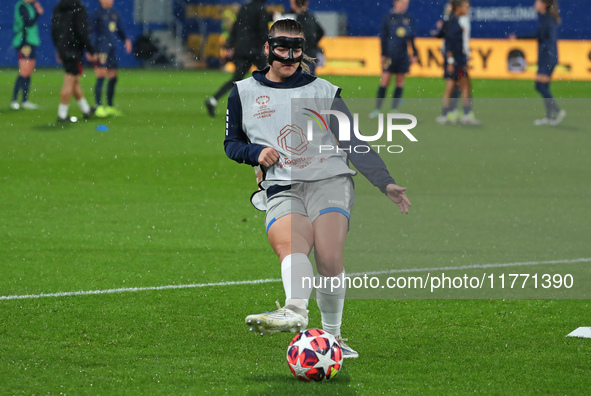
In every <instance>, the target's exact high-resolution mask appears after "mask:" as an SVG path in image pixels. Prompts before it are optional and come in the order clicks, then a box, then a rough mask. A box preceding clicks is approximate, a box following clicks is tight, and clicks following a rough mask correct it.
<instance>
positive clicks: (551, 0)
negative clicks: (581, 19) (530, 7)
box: [542, 0, 562, 24]
mask: <svg viewBox="0 0 591 396" xmlns="http://www.w3.org/2000/svg"><path fill="white" fill-rule="evenodd" d="M542 1H543V2H544V4H546V12H549V13H550V15H552V17H553V18H554V20H555V21H556V23H558V24H560V23H561V22H562V19H561V18H560V10H559V9H558V0H542Z"/></svg>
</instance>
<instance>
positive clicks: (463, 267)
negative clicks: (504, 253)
mask: <svg viewBox="0 0 591 396" xmlns="http://www.w3.org/2000/svg"><path fill="white" fill-rule="evenodd" d="M589 262H591V258H578V259H572V260H550V261H524V262H517V263H497V264H473V265H461V266H457V267H437V268H406V269H391V270H384V271H372V272H356V273H351V274H347V276H348V277H355V276H363V275H386V274H397V273H406V272H421V271H429V272H433V271H454V270H466V269H480V268H503V267H524V266H533V265H545V264H573V263H589ZM275 282H281V279H256V280H247V281H228V282H217V283H191V284H187V285H166V286H151V287H129V288H119V289H106V290H80V291H74V292H59V293H41V294H25V295H20V296H19V295H13V296H0V301H2V300H25V299H32V298H44V297H69V296H88V295H93V294H115V293H131V292H140V291H150V290H168V289H193V288H201V287H215V286H240V285H256V284H263V283H275Z"/></svg>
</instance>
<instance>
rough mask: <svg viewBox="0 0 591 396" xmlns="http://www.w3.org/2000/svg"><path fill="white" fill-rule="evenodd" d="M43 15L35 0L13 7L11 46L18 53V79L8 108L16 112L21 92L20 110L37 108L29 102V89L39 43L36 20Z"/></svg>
mask: <svg viewBox="0 0 591 396" xmlns="http://www.w3.org/2000/svg"><path fill="white" fill-rule="evenodd" d="M40 15H43V7H41V4H39V3H38V2H37V0H18V1H17V2H16V5H15V6H14V28H13V32H14V35H13V39H12V46H13V47H14V48H15V49H16V50H17V52H18V77H17V78H16V82H15V83H14V90H13V92H12V102H11V103H10V108H11V109H13V110H18V109H20V108H21V105H20V104H19V103H18V94H19V93H20V91H23V100H22V108H23V109H29V110H34V109H36V108H37V107H38V106H37V105H36V104H34V103H31V102H29V89H30V87H31V75H32V74H33V71H34V70H35V63H36V59H37V47H38V46H39V44H40V43H41V40H40V39H39V26H38V24H37V19H38V18H39V16H40Z"/></svg>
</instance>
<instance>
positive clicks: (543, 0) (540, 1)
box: [534, 0, 566, 126]
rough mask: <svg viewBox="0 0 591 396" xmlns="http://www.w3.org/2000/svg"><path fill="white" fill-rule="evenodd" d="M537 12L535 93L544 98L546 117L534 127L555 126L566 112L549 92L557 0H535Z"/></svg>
mask: <svg viewBox="0 0 591 396" xmlns="http://www.w3.org/2000/svg"><path fill="white" fill-rule="evenodd" d="M535 8H536V11H537V12H538V21H539V22H538V32H537V35H536V36H537V39H538V74H537V76H536V91H538V92H539V93H540V95H542V98H544V104H545V106H546V117H544V118H541V119H539V120H535V121H534V124H535V125H538V126H540V125H552V126H556V125H558V124H560V123H561V122H562V120H563V119H564V117H565V116H566V111H564V110H562V109H560V107H558V104H557V103H556V101H555V100H554V97H553V96H552V92H551V91H550V83H551V82H552V73H553V72H554V68H555V67H556V65H557V64H558V43H557V41H558V32H557V31H558V25H559V24H560V22H561V21H560V11H559V9H558V1H557V0H536V3H535Z"/></svg>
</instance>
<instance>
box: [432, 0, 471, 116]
mask: <svg viewBox="0 0 591 396" xmlns="http://www.w3.org/2000/svg"><path fill="white" fill-rule="evenodd" d="M469 11H470V1H469V0H452V1H451V12H450V15H449V18H448V19H447V20H446V21H444V22H443V26H442V28H441V32H440V36H442V37H443V38H444V48H445V54H444V57H443V58H444V62H443V67H444V78H445V80H446V87H445V93H444V94H443V108H442V112H441V116H440V117H437V122H439V123H442V124H443V123H447V122H450V123H455V122H456V121H457V113H455V114H454V112H456V111H457V103H455V102H454V101H452V100H451V98H452V96H453V93H454V91H455V90H456V86H459V87H460V90H461V95H462V103H463V107H464V115H463V116H462V117H461V118H460V122H461V123H462V124H466V125H480V121H479V120H477V119H476V117H475V116H474V112H473V110H472V84H471V83H470V77H469V76H468V54H467V53H466V49H467V48H468V46H467V45H466V43H465V36H464V29H463V28H462V26H461V25H460V22H459V18H460V17H462V16H464V15H468V12H469Z"/></svg>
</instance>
